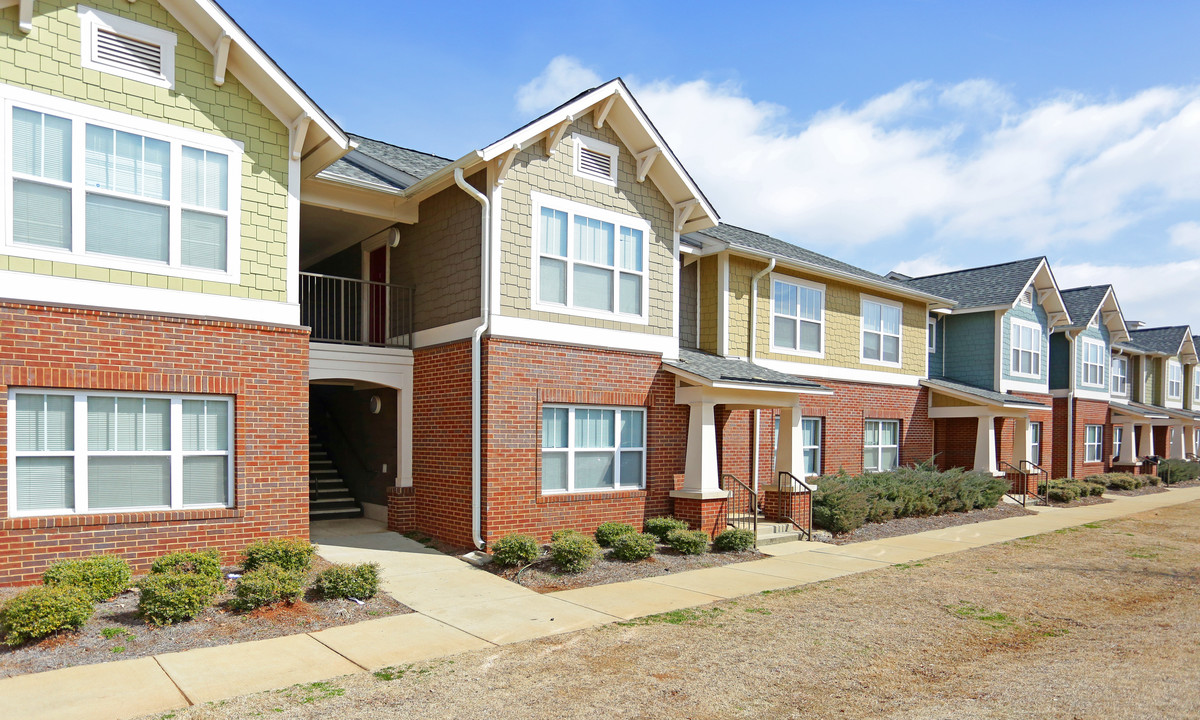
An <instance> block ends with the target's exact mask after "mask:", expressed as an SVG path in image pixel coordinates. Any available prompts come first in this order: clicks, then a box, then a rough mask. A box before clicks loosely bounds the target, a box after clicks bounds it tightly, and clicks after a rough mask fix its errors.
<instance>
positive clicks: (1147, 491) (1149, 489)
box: [1104, 483, 1186, 497]
mask: <svg viewBox="0 0 1200 720" xmlns="http://www.w3.org/2000/svg"><path fill="white" fill-rule="evenodd" d="M1170 487H1186V486H1185V485H1184V483H1176V484H1175V485H1171V486H1170ZM1167 489H1168V488H1167V487H1166V486H1163V485H1146V486H1145V487H1140V488H1138V489H1137V490H1112V489H1109V490H1105V491H1104V493H1105V494H1106V495H1123V496H1125V497H1132V496H1134V495H1154V494H1156V493H1164V492H1166V491H1167Z"/></svg>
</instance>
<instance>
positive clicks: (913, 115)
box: [223, 0, 1200, 331]
mask: <svg viewBox="0 0 1200 720" xmlns="http://www.w3.org/2000/svg"><path fill="white" fill-rule="evenodd" d="M223 5H224V7H225V8H226V9H227V10H228V11H229V12H230V13H231V14H232V15H233V16H234V18H235V19H237V20H238V22H240V23H241V24H242V25H243V27H244V28H245V29H246V30H247V31H248V32H249V33H250V34H251V35H252V36H253V37H254V38H255V39H256V40H257V41H258V42H259V43H260V44H261V45H262V46H263V47H264V48H265V49H266V50H267V51H268V52H269V53H270V54H271V55H272V56H273V57H274V58H275V59H276V61H277V62H279V63H280V64H281V65H282V66H283V68H284V69H285V70H286V71H287V72H288V73H289V74H291V75H292V77H293V78H295V79H296V81H297V82H299V83H300V85H301V86H302V87H304V88H305V89H306V90H307V91H308V92H309V93H310V94H311V95H312V96H313V97H314V99H315V100H316V101H317V102H318V103H319V104H321V106H322V107H323V108H324V109H325V110H326V111H327V112H329V113H330V114H331V115H332V116H333V117H334V118H335V119H336V120H337V121H338V122H340V123H341V124H342V125H343V127H344V128H346V129H347V130H350V131H352V132H357V133H361V134H364V135H368V136H372V137H376V138H379V139H381V140H386V141H389V142H394V143H396V144H400V145H405V146H408V147H415V148H418V149H422V150H426V151H430V152H435V153H438V154H441V155H445V156H449V157H458V156H460V155H462V154H463V153H465V152H467V151H469V150H471V149H474V148H478V147H481V146H483V145H484V144H486V143H488V142H490V141H491V140H494V139H496V138H498V137H500V136H502V135H504V134H505V133H507V132H508V131H510V130H512V129H513V128H514V127H516V126H518V125H520V124H522V123H523V122H525V121H527V120H528V119H530V118H531V117H533V116H535V115H536V114H538V113H539V112H541V111H542V110H544V109H547V107H548V106H552V105H554V104H557V103H558V102H561V101H563V100H566V99H567V98H568V97H570V96H571V95H573V94H575V93H576V92H578V91H579V90H582V89H584V88H585V87H587V86H589V84H593V83H595V82H598V81H600V80H606V79H608V78H611V77H614V76H617V75H620V76H623V77H624V78H625V79H626V80H627V81H629V82H630V84H631V86H632V87H633V90H634V93H635V94H636V95H637V97H638V98H639V100H640V101H641V102H642V104H643V106H645V107H646V109H647V111H648V112H649V114H650V116H651V118H652V119H653V120H654V122H655V123H656V124H657V125H658V127H659V128H660V130H661V131H662V133H663V135H664V136H665V137H666V139H667V141H668V142H669V143H670V144H671V145H672V148H673V149H674V150H675V152H676V154H678V155H679V156H680V159H681V160H682V161H683V163H684V164H685V166H687V167H688V169H689V170H690V171H691V172H692V174H693V175H694V176H695V177H696V179H697V181H698V182H699V183H700V185H701V187H702V188H703V189H704V190H705V192H706V194H707V195H708V196H709V198H710V199H711V200H712V201H713V202H714V204H715V205H716V207H717V210H718V211H719V212H720V213H721V215H722V218H723V219H724V220H725V221H727V222H731V223H733V224H737V225H742V226H746V227H749V228H752V229H756V230H761V231H764V232H769V233H771V234H774V235H776V236H778V237H782V238H784V239H786V240H789V241H792V242H795V243H797V244H800V245H804V246H806V247H810V248H812V249H814V250H817V251H819V252H824V253H827V254H831V255H834V256H836V257H838V258H841V259H844V260H846V261H849V262H853V263H856V264H859V265H862V266H864V267H867V268H870V269H872V270H876V271H881V272H885V271H887V270H889V269H893V268H901V269H904V270H907V271H912V272H936V271H940V270H944V269H952V268H957V267H965V266H970V265H978V264H985V263H993V262H1002V261H1005V260H1009V259H1017V258H1019V257H1026V256H1030V255H1038V254H1045V255H1047V256H1048V257H1050V260H1051V262H1052V264H1053V267H1054V269H1055V272H1056V275H1057V276H1058V279H1059V283H1060V285H1061V286H1063V287H1069V286H1073V285H1080V284H1090V283H1103V282H1112V283H1114V284H1115V285H1116V286H1117V292H1118V298H1119V299H1120V301H1121V303H1122V305H1123V306H1124V308H1125V311H1126V316H1127V318H1128V319H1141V320H1146V321H1149V322H1151V323H1155V324H1167V323H1170V324H1182V323H1191V324H1194V325H1196V326H1197V330H1198V331H1200V293H1197V292H1195V291H1194V290H1193V288H1195V287H1197V283H1196V279H1197V278H1200V64H1198V63H1197V62H1196V60H1197V52H1196V49H1195V48H1196V44H1195V30H1196V28H1198V27H1200V4H1194V3H1193V4H1184V3H1172V2H1155V3H1126V4H1116V3H1095V2H1093V3H1066V2H1060V3H997V2H991V3H976V2H869V3H851V2H839V3H833V2H830V3H812V2H809V3H794V2H793V3H746V2H743V3H740V4H733V5H731V4H730V3H703V2H694V3H686V4H668V3H652V2H645V0H643V1H642V2H636V3H632V2H606V3H603V4H600V5H596V4H588V3H582V4H563V6H562V7H558V6H556V5H551V4H544V3H538V4H532V3H531V4H525V3H487V4H484V3H473V2H467V3H418V2H412V3H396V2H356V1H354V0H343V2H340V3H337V4H329V3H316V2H307V1H306V0H302V1H299V2H294V3H289V4H288V6H287V8H288V9H287V11H286V12H281V11H280V5H279V4H277V3H264V2H261V0H260V1H258V2H251V1H250V0H225V1H224V2H223ZM731 7H732V8H734V11H733V12H731V11H730V9H731Z"/></svg>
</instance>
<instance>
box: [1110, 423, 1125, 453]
mask: <svg viewBox="0 0 1200 720" xmlns="http://www.w3.org/2000/svg"><path fill="white" fill-rule="evenodd" d="M1124 442H1125V428H1124V427H1123V426H1121V425H1114V426H1113V449H1112V456H1113V458H1119V457H1121V445H1122V444H1123V443H1124Z"/></svg>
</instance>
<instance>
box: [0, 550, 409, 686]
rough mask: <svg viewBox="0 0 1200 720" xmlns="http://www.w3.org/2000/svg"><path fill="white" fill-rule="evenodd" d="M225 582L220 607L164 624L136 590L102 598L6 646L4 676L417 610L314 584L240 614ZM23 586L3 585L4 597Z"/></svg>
mask: <svg viewBox="0 0 1200 720" xmlns="http://www.w3.org/2000/svg"><path fill="white" fill-rule="evenodd" d="M329 565H330V563H328V562H326V561H325V560H323V559H322V558H315V559H314V561H313V569H312V572H311V573H310V581H311V579H312V578H315V576H316V573H318V572H320V571H321V570H322V569H324V568H326V567H329ZM225 585H226V587H225V591H224V592H223V593H222V594H221V595H220V596H219V597H218V598H217V603H216V605H215V606H214V607H211V608H209V609H207V610H205V611H204V612H203V613H201V614H200V616H199V617H197V618H196V619H194V620H190V621H187V622H183V623H179V624H176V625H169V626H167V627H161V628H159V627H154V626H152V625H147V624H146V623H145V622H143V621H142V620H141V618H139V617H138V615H137V604H138V592H137V590H136V589H134V590H130V591H129V592H126V593H123V594H121V595H119V596H117V597H115V598H113V599H112V600H109V601H107V602H102V603H97V605H96V613H95V614H94V615H93V616H92V619H91V620H89V621H88V623H87V625H85V626H84V627H83V628H82V629H81V630H80V631H79V632H66V633H62V634H60V635H57V636H52V637H48V638H46V639H44V640H42V641H40V642H36V643H30V644H27V645H23V646H21V647H17V648H10V647H8V646H6V645H0V677H10V676H12V675H22V674H24V673H31V672H42V671H44V670H54V669H57V668H63V667H70V666H73V665H90V664H92V663H99V662H107V661H109V660H124V659H128V658H136V657H146V656H149V655H157V654H160V653H168V652H178V651H181V650H193V649H195V648H202V647H212V646H214V645H228V644H230V643H237V642H246V641H247V640H265V639H267V638H273V637H279V636H281V635H295V634H297V633H306V632H313V631H316V630H324V629H326V628H331V627H337V626H339V625H348V624H350V623H356V622H361V621H363V620H372V619H375V618H379V617H386V616H388V615H399V614H403V613H410V612H412V610H410V609H408V608H407V607H405V606H404V605H401V604H400V603H398V602H396V601H395V600H394V599H392V598H391V597H390V596H388V595H386V594H384V593H380V594H378V595H376V596H375V597H373V598H371V599H370V600H367V601H365V602H364V603H363V604H362V605H359V604H357V603H355V602H352V601H350V600H326V599H325V598H323V597H322V596H321V595H320V594H319V593H317V592H315V591H312V590H310V591H309V592H308V593H307V594H306V595H305V597H304V599H302V600H300V601H299V602H296V603H295V604H293V605H287V604H280V605H274V606H271V607H266V608H259V609H258V610H254V611H252V612H249V613H239V612H234V611H233V610H230V609H229V606H228V601H229V599H230V598H231V597H233V592H232V591H233V586H234V581H233V580H227V581H226V583H225ZM22 590H24V588H4V589H0V603H2V602H3V601H5V600H7V599H8V598H10V597H12V596H13V595H16V594H17V593H19V592H21V591H22Z"/></svg>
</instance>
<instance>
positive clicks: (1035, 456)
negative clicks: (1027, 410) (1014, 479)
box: [1029, 420, 1045, 465]
mask: <svg viewBox="0 0 1200 720" xmlns="http://www.w3.org/2000/svg"><path fill="white" fill-rule="evenodd" d="M1035 428H1036V430H1035ZM1044 430H1045V426H1044V425H1042V423H1041V422H1040V421H1036V420H1035V421H1031V422H1030V423H1029V454H1030V455H1031V456H1032V457H1031V458H1030V459H1031V460H1033V462H1034V463H1035V464H1037V465H1041V464H1042V432H1043V431H1044ZM1035 436H1036V437H1037V439H1036V440H1034V437H1035Z"/></svg>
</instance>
